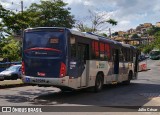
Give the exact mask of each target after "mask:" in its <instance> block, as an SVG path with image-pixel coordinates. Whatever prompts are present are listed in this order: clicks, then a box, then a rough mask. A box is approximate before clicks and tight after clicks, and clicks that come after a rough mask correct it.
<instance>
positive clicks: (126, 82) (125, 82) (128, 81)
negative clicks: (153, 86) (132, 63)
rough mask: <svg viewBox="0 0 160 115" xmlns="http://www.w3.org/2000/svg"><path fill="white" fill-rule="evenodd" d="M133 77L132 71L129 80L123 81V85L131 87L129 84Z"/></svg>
mask: <svg viewBox="0 0 160 115" xmlns="http://www.w3.org/2000/svg"><path fill="white" fill-rule="evenodd" d="M132 77H133V73H132V71H130V72H129V74H128V80H126V81H123V82H122V83H123V84H124V85H129V84H130V83H131V79H132Z"/></svg>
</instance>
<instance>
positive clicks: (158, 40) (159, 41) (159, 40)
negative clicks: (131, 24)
mask: <svg viewBox="0 0 160 115" xmlns="http://www.w3.org/2000/svg"><path fill="white" fill-rule="evenodd" d="M154 38H155V40H154V42H153V44H154V46H155V48H157V49H160V31H157V32H156V33H155V34H154Z"/></svg>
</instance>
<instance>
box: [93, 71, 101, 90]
mask: <svg viewBox="0 0 160 115" xmlns="http://www.w3.org/2000/svg"><path fill="white" fill-rule="evenodd" d="M102 88H103V76H102V74H100V73H99V74H97V76H96V81H95V86H94V91H95V92H100V91H101V90H102Z"/></svg>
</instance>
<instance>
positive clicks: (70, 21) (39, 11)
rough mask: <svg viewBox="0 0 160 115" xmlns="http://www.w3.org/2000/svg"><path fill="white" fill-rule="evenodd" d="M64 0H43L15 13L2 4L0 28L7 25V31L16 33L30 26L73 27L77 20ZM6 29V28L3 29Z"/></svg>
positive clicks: (12, 33)
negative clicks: (21, 11)
mask: <svg viewBox="0 0 160 115" xmlns="http://www.w3.org/2000/svg"><path fill="white" fill-rule="evenodd" d="M66 5H67V4H66V3H64V2H63V1H62V0H49V1H41V2H40V4H37V3H32V4H31V6H30V7H29V8H28V9H27V10H26V11H24V12H23V13H14V12H11V11H9V10H6V9H4V8H3V7H2V5H0V18H1V20H2V21H1V22H2V23H1V24H2V25H0V28H1V27H3V29H4V27H6V28H7V29H5V33H8V34H9V35H14V34H15V33H20V30H22V29H25V28H28V27H42V26H43V27H46V26H57V27H67V28H72V27H73V26H74V23H75V20H74V16H72V15H71V13H70V11H69V10H70V9H69V8H66ZM3 31H4V30H3Z"/></svg>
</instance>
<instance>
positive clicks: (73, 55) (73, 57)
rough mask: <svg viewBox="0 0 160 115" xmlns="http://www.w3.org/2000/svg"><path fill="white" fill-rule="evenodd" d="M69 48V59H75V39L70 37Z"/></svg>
mask: <svg viewBox="0 0 160 115" xmlns="http://www.w3.org/2000/svg"><path fill="white" fill-rule="evenodd" d="M70 47H71V59H75V58H76V41H75V37H73V36H71V38H70Z"/></svg>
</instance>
